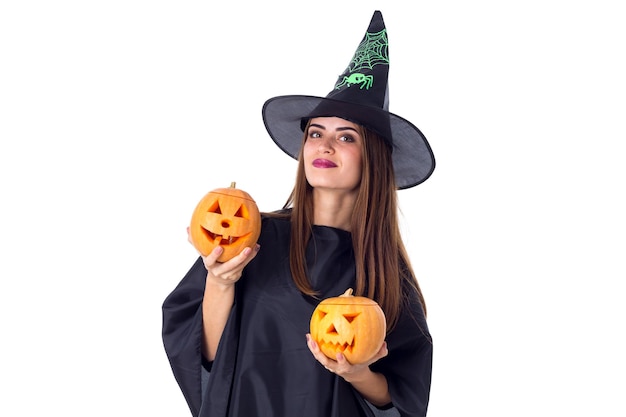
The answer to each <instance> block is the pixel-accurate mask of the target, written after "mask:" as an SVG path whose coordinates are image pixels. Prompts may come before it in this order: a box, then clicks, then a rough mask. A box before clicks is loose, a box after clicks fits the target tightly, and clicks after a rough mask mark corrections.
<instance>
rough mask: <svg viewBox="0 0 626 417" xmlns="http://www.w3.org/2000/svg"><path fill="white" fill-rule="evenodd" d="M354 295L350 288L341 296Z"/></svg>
mask: <svg viewBox="0 0 626 417" xmlns="http://www.w3.org/2000/svg"><path fill="white" fill-rule="evenodd" d="M351 295H352V288H348V289H347V290H346V292H344V293H343V294H341V297H350V296H351Z"/></svg>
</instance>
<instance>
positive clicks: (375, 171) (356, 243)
mask: <svg viewBox="0 0 626 417" xmlns="http://www.w3.org/2000/svg"><path fill="white" fill-rule="evenodd" d="M308 129H309V124H308V123H307V125H306V128H305V130H304V138H303V143H304V141H306V140H307V136H308ZM359 130H360V131H359V133H360V134H361V137H362V138H363V172H362V174H361V183H360V186H359V192H358V196H357V199H356V203H355V206H354V215H353V216H352V225H351V234H352V245H353V247H354V256H355V263H356V289H355V291H354V292H355V295H364V296H367V297H369V298H371V299H373V300H375V301H376V302H377V303H378V304H379V305H380V306H381V308H382V309H383V311H384V312H385V316H386V318H387V326H388V330H390V329H392V328H393V326H394V325H395V323H396V322H397V320H398V317H399V314H400V310H401V307H402V303H403V301H404V292H403V285H405V284H408V285H410V286H412V287H413V288H414V289H415V290H416V291H417V294H418V298H419V301H420V303H421V304H422V308H423V309H424V314H426V305H425V302H424V297H423V295H422V291H421V289H420V287H419V284H418V282H417V280H416V278H415V274H414V273H413V268H412V267H411V263H410V261H409V257H408V254H407V251H406V248H405V246H404V243H403V241H402V237H401V234H400V227H399V222H398V201H397V195H396V183H395V177H394V171H393V164H392V160H391V151H392V149H391V146H389V145H388V144H387V142H386V141H385V140H384V139H383V138H382V137H381V136H379V135H378V134H376V133H375V132H373V131H371V130H368V129H365V128H363V127H362V126H359ZM303 148H304V146H302V147H301V148H300V155H299V157H298V161H299V162H298V169H297V174H296V183H295V186H294V188H293V191H292V192H291V195H290V196H289V198H288V199H287V202H286V203H285V206H284V209H291V210H290V218H291V245H290V256H289V262H290V268H291V273H292V276H293V279H294V282H295V284H296V286H297V287H298V289H299V290H300V291H301V292H302V293H304V294H307V295H310V296H316V293H315V290H314V289H313V288H311V284H310V282H309V280H308V278H307V272H306V270H307V268H306V258H305V250H306V246H307V243H308V241H309V239H310V237H311V229H312V225H313V198H312V193H313V188H312V187H311V186H310V185H309V183H308V182H307V180H306V176H305V173H304V163H303V158H302V149H303Z"/></svg>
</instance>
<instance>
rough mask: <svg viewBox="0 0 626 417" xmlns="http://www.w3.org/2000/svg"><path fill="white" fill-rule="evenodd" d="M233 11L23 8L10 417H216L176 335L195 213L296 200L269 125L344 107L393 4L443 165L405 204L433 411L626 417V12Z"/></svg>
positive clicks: (359, 7) (415, 115)
mask: <svg viewBox="0 0 626 417" xmlns="http://www.w3.org/2000/svg"><path fill="white" fill-rule="evenodd" d="M209 3H210V2H200V1H176V2H174V1H140V0H124V1H116V0H110V1H106V2H105V1H100V2H96V1H68V0H60V1H54V2H52V1H50V2H44V1H28V0H24V1H6V2H3V3H2V5H1V6H0V60H1V65H0V73H1V74H0V140H1V148H0V187H1V195H2V203H1V205H0V210H1V212H0V213H1V216H0V245H1V246H0V257H1V260H0V296H1V301H0V320H1V322H0V332H1V334H2V341H1V342H0V360H1V361H2V365H1V369H0V380H1V382H2V386H3V388H2V395H1V397H2V400H1V401H0V414H1V415H3V416H40V415H59V416H61V415H62V416H85V415H89V416H139V415H143V416H154V417H156V416H187V415H190V414H189V411H188V409H187V406H186V404H185V402H184V400H183V397H182V394H181V393H180V391H179V390H178V387H177V385H176V383H175V381H174V378H173V376H172V374H171V371H170V369H169V365H168V363H167V359H166V356H165V353H164V351H163V347H162V343H161V336H160V331H161V303H162V302H163V299H164V298H165V297H166V296H167V294H168V293H169V292H170V291H171V290H172V289H173V288H174V286H175V285H176V284H177V282H178V281H179V280H180V279H181V278H182V276H183V275H184V274H185V272H186V271H187V269H188V268H189V266H190V265H191V263H192V262H193V261H194V260H195V258H196V253H195V251H194V250H193V248H192V247H191V246H190V245H189V244H188V243H187V240H186V232H185V228H186V226H187V223H188V222H189V219H190V215H191V212H192V210H193V208H194V207H195V204H196V203H197V202H198V201H199V199H200V198H201V197H202V196H203V195H204V194H205V193H206V192H208V191H209V190H211V189H213V188H218V187H223V186H228V185H229V184H230V182H231V181H236V182H237V185H238V187H239V188H241V189H244V190H246V191H248V192H249V193H250V194H251V195H253V197H254V198H255V199H256V201H257V203H258V205H259V207H260V209H261V210H266V211H268V210H273V209H277V208H279V207H281V206H282V204H283V203H284V201H285V199H286V198H287V195H288V194H289V191H290V190H291V187H292V184H293V174H294V172H295V161H293V160H291V159H289V158H288V157H287V156H286V155H285V154H283V153H282V151H280V150H279V149H278V148H277V147H276V146H275V145H274V144H273V142H272V141H271V140H270V139H269V136H268V135H267V133H266V132H265V129H264V127H263V123H262V120H261V106H262V104H263V102H264V101H265V100H266V99H267V98H270V97H272V96H275V95H281V94H310V95H321V96H324V95H326V94H327V92H328V91H330V89H331V88H332V86H333V85H334V82H335V77H336V76H337V74H339V73H340V72H341V71H343V69H344V68H345V66H346V65H347V64H348V61H349V60H350V58H351V57H352V54H353V52H354V50H355V49H356V47H357V45H358V43H359V42H360V40H361V38H362V37H363V35H364V33H365V30H366V29H367V25H368V23H369V20H370V18H371V15H372V13H373V11H374V10H375V9H380V10H381V11H382V12H383V16H384V19H385V23H386V26H387V30H388V34H389V41H390V57H391V75H390V77H391V78H390V89H391V105H390V107H391V111H393V112H394V113H396V114H399V115H400V116H403V117H405V118H408V119H409V120H411V121H413V122H414V123H415V124H416V125H417V126H419V127H420V129H421V130H422V131H423V132H424V133H425V135H426V136H427V137H428V138H429V140H430V143H431V145H432V147H433V149H434V151H435V155H436V158H437V168H436V170H435V173H434V174H433V176H432V177H431V179H430V180H428V181H427V182H426V183H424V184H422V185H420V186H418V187H416V188H413V189H410V190H405V191H401V192H400V196H401V204H402V210H403V214H404V218H403V224H404V226H405V228H404V231H405V233H406V238H407V244H408V246H409V250H410V255H411V257H412V260H413V263H414V266H415V269H416V272H417V274H418V276H419V280H420V283H421V285H422V287H423V290H424V293H425V295H426V297H427V302H428V307H429V324H430V327H431V331H432V333H433V336H434V340H435V363H434V369H433V372H434V374H433V386H432V396H431V406H430V412H429V417H450V416H480V417H486V416H494V417H502V416H531V415H532V416H550V417H552V416H603V417H604V416H621V417H623V416H624V415H626V406H625V405H624V400H623V395H624V391H625V388H626V382H625V377H624V375H625V373H626V364H625V361H624V352H625V351H626V345H625V342H624V319H625V318H626V311H625V308H624V301H623V296H622V288H623V281H624V278H626V268H625V266H624V262H625V261H624V255H625V252H626V251H625V246H626V245H625V241H624V240H625V238H624V236H625V234H626V225H625V221H624V212H625V211H626V205H625V203H624V188H625V187H624V180H625V179H626V175H625V174H626V171H625V168H624V155H625V153H624V140H625V139H626V134H625V131H626V129H625V127H624V125H625V117H624V116H625V115H626V99H625V97H626V82H625V78H626V77H625V74H626V64H625V62H624V56H625V55H624V51H625V45H624V43H625V41H624V40H625V39H626V26H625V25H624V19H625V17H626V16H625V13H624V12H623V11H622V10H621V9H620V8H618V4H619V3H620V2H618V1H614V2H610V1H593V2H592V1H587V2H582V1H556V0H543V1H525V2H511V1H486V0H479V1H472V2H470V1H437V2H434V1H429V2H426V1H416V2H409V1H402V2H399V1H396V2H392V1H385V2H375V1H360V2H338V1H317V2H307V3H299V2H293V1H289V2H288V1H285V2H277V1H265V2H256V3H252V2H250V3H251V5H249V6H245V5H242V4H240V3H239V2H222V3H227V4H228V5H218V6H216V5H209ZM409 6H410V8H409ZM303 340H304V336H303Z"/></svg>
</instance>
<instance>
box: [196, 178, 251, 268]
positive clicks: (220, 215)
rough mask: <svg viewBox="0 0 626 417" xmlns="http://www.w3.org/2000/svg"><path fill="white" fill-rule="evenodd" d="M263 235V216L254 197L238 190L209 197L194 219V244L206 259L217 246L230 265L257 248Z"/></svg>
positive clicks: (221, 259) (232, 186)
mask: <svg viewBox="0 0 626 417" xmlns="http://www.w3.org/2000/svg"><path fill="white" fill-rule="evenodd" d="M260 233H261V214H260V213H259V209H258V207H257V205H256V202H255V201H254V200H253V199H252V197H250V194H248V193H247V192H245V191H243V190H239V189H237V188H235V183H234V182H233V183H231V184H230V188H217V189H215V190H213V191H210V192H209V193H208V194H206V195H205V196H204V197H203V198H202V200H200V202H199V203H198V205H197V206H196V209H195V210H194V212H193V215H192V216H191V225H190V227H189V237H190V240H191V243H192V244H193V245H194V247H195V248H196V249H197V250H198V252H200V253H201V254H202V255H204V256H206V255H208V254H209V253H211V251H213V249H215V248H216V247H217V246H221V247H222V248H223V249H224V252H222V254H221V255H220V257H219V258H218V259H217V260H218V262H226V261H227V260H229V259H231V258H232V257H233V256H235V255H238V254H239V253H241V251H242V250H243V249H244V248H246V247H252V246H254V245H255V244H256V241H257V240H258V238H259V234H260Z"/></svg>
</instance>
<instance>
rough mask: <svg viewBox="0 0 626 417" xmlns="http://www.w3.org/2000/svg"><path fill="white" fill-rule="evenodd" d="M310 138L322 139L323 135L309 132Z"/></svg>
mask: <svg viewBox="0 0 626 417" xmlns="http://www.w3.org/2000/svg"><path fill="white" fill-rule="evenodd" d="M309 137H310V138H320V137H322V135H321V134H320V133H319V132H316V131H309Z"/></svg>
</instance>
